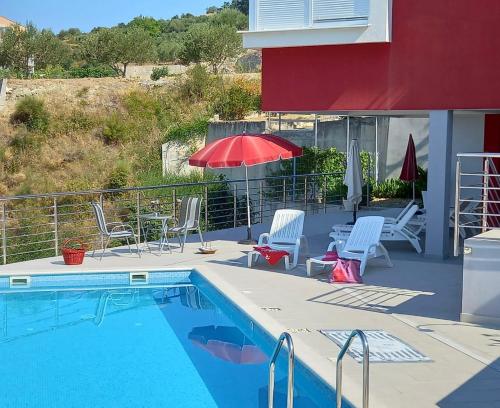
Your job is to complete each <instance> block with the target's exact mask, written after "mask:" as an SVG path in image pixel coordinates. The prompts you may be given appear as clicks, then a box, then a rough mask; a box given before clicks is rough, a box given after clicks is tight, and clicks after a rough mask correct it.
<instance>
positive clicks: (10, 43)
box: [0, 23, 71, 74]
mask: <svg viewBox="0 0 500 408" xmlns="http://www.w3.org/2000/svg"><path fill="white" fill-rule="evenodd" d="M70 54H71V50H70V48H69V47H68V46H67V45H66V44H65V43H64V42H63V41H61V40H60V39H59V38H57V37H56V36H55V35H54V33H53V32H52V31H50V30H38V29H37V28H36V27H35V26H34V25H33V24H31V23H28V24H27V25H26V27H21V26H13V27H9V28H8V29H7V30H5V32H4V33H3V34H2V40H1V41H0V66H3V67H6V68H9V69H12V70H14V71H18V72H21V73H25V74H29V67H28V61H29V60H30V59H33V60H34V62H35V64H36V66H37V67H39V68H45V67H46V66H47V65H69V63H70Z"/></svg>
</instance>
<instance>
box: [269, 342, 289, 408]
mask: <svg viewBox="0 0 500 408" xmlns="http://www.w3.org/2000/svg"><path fill="white" fill-rule="evenodd" d="M285 341H286V347H287V349H288V382H287V394H286V406H287V408H293V383H294V365H295V350H294V347H293V340H292V336H290V334H289V333H287V332H284V333H281V336H280V337H279V339H278V344H276V348H275V349H274V353H273V355H272V357H271V361H270V362H269V393H268V407H269V408H273V406H274V371H275V368H276V360H277V358H278V356H279V354H280V351H281V348H282V347H283V343H284V342H285Z"/></svg>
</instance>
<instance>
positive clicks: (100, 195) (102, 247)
mask: <svg viewBox="0 0 500 408" xmlns="http://www.w3.org/2000/svg"><path fill="white" fill-rule="evenodd" d="M99 204H100V206H101V208H102V210H103V211H104V195H103V194H102V193H101V194H99ZM99 235H100V236H101V250H103V251H104V235H102V234H99Z"/></svg>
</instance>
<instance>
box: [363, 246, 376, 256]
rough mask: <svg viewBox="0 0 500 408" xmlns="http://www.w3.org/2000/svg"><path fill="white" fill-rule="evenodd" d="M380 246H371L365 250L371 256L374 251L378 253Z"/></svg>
mask: <svg viewBox="0 0 500 408" xmlns="http://www.w3.org/2000/svg"><path fill="white" fill-rule="evenodd" d="M377 247H378V244H371V245H370V246H369V247H368V248H366V250H365V254H369V253H370V252H371V251H372V250H373V252H376V251H377Z"/></svg>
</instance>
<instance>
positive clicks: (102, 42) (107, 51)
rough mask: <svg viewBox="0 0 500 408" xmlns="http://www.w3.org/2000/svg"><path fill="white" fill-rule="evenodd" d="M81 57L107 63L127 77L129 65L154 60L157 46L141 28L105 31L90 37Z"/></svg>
mask: <svg viewBox="0 0 500 408" xmlns="http://www.w3.org/2000/svg"><path fill="white" fill-rule="evenodd" d="M82 56H83V58H84V59H85V60H86V61H87V62H89V63H98V64H107V65H109V66H111V67H112V68H113V69H114V70H115V71H116V72H117V73H118V74H120V75H121V76H123V77H125V76H126V75H127V67H128V66H129V64H130V63H133V62H134V63H137V64H142V63H145V62H149V61H154V60H155V59H156V47H155V44H154V42H153V39H152V38H151V36H150V35H149V34H148V32H147V31H145V30H144V29H142V28H139V27H131V28H102V29H98V30H96V31H94V32H92V33H91V34H89V35H88V36H87V38H86V39H85V41H84V42H83V44H82Z"/></svg>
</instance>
